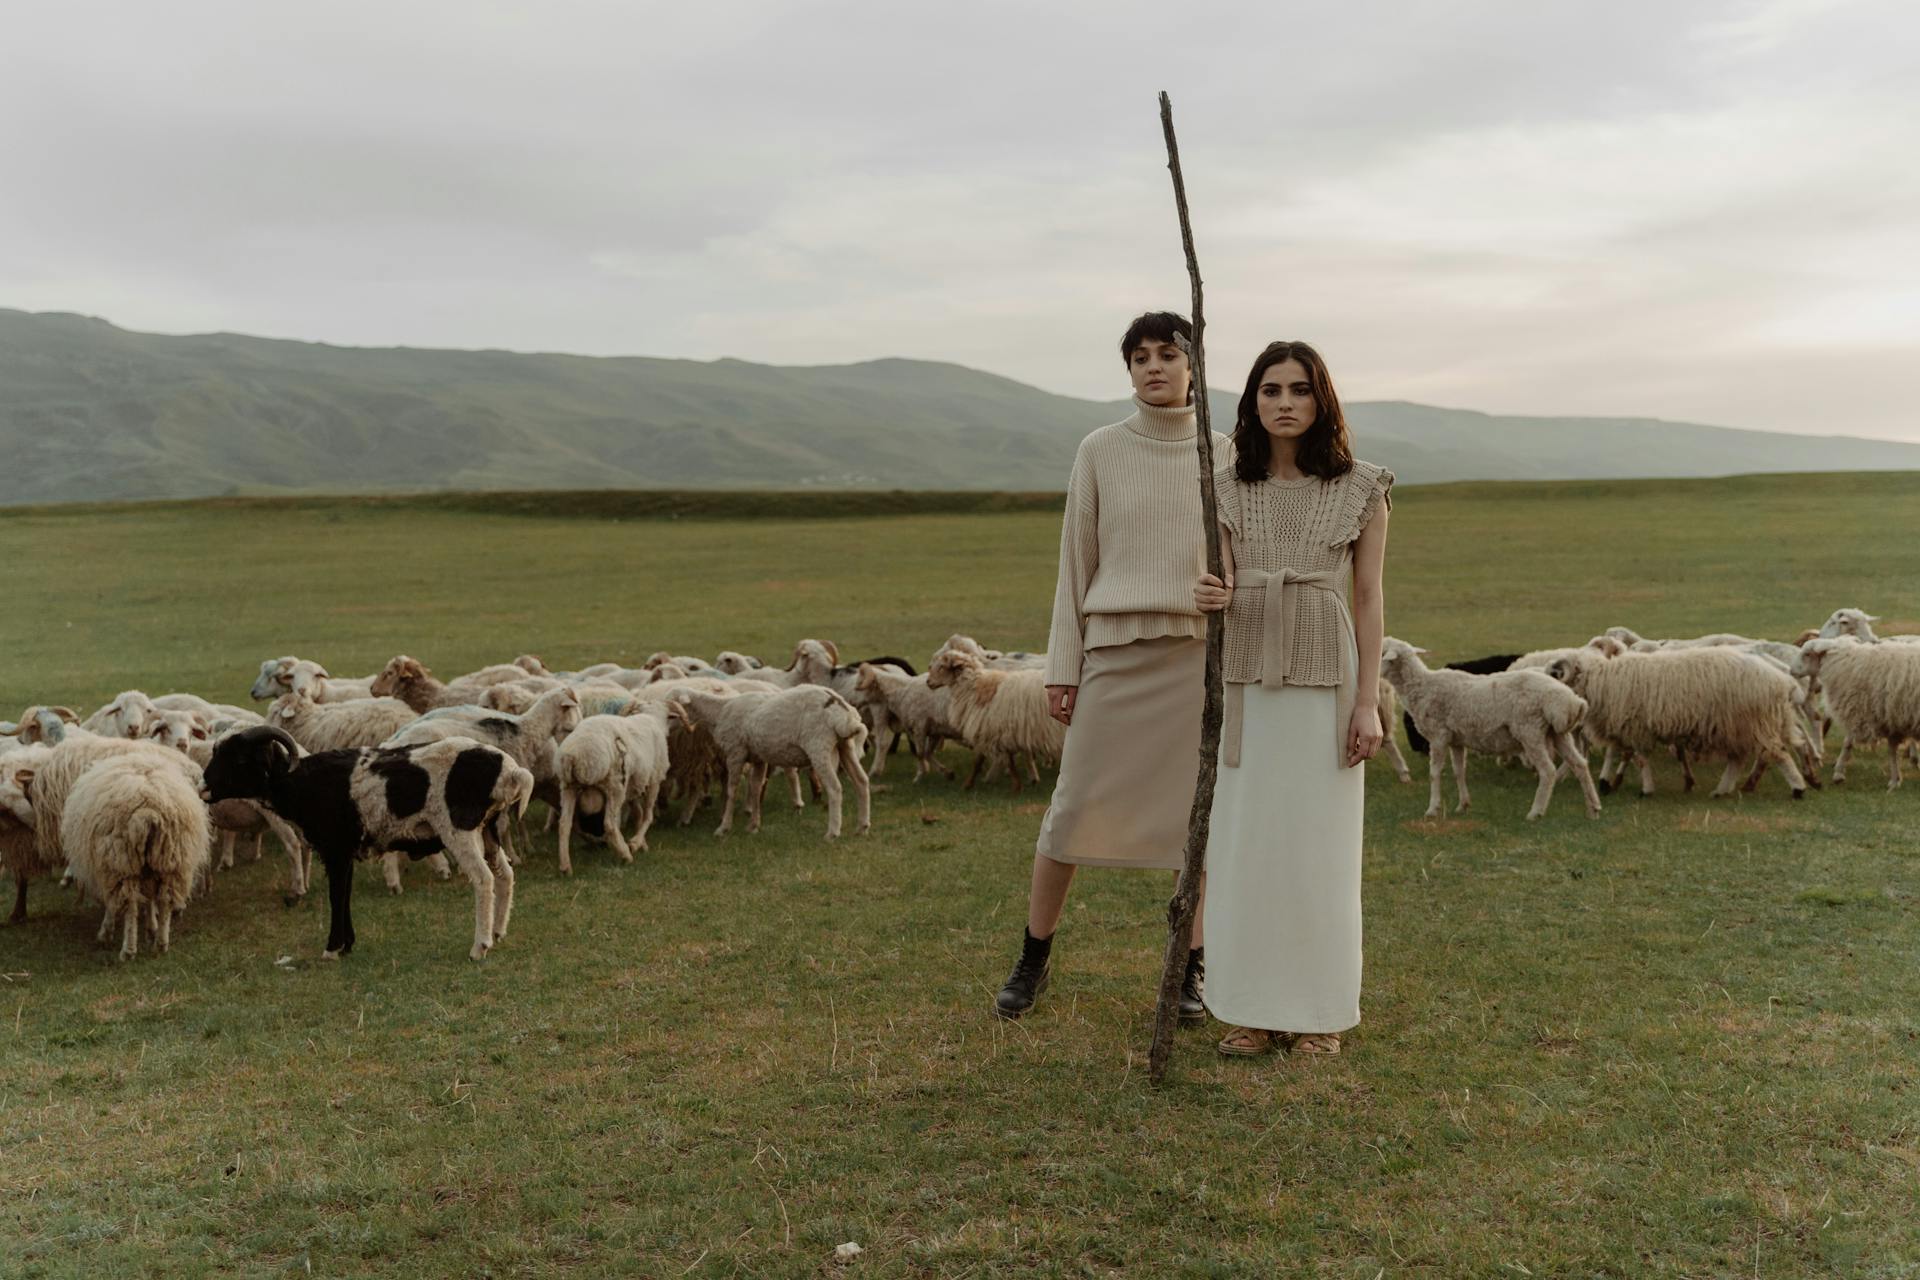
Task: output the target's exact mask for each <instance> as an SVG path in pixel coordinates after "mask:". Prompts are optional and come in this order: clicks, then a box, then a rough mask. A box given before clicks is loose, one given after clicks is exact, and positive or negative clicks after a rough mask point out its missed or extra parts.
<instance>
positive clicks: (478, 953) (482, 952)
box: [467, 942, 491, 960]
mask: <svg viewBox="0 0 1920 1280" xmlns="http://www.w3.org/2000/svg"><path fill="white" fill-rule="evenodd" d="M489 950H491V948H490V947H489V946H488V944H486V943H484V942H476V943H474V944H473V950H471V951H469V952H467V958H468V959H470V960H485V959H486V958H487V952H488V951H489Z"/></svg>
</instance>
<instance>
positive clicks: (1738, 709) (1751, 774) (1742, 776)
mask: <svg viewBox="0 0 1920 1280" xmlns="http://www.w3.org/2000/svg"><path fill="white" fill-rule="evenodd" d="M1878 621H1880V619H1879V618H1877V617H1875V616H1874V615H1872V614H1868V613H1865V612H1863V611H1862V610H1859V609H1854V608H1846V609H1836V610H1834V612H1833V613H1832V614H1831V615H1830V616H1829V617H1828V618H1827V620H1826V621H1825V622H1824V623H1823V624H1821V626H1819V627H1818V628H1810V629H1808V630H1807V631H1805V632H1803V633H1802V634H1801V635H1800V636H1799V638H1798V639H1797V640H1796V641H1794V642H1793V643H1787V642H1785V641H1778V640H1755V639H1753V638H1751V637H1748V636H1739V635H1732V634H1727V633H1722V634H1716V635H1708V636H1699V637H1697V638H1694V639H1688V640H1650V639H1647V638H1645V637H1643V636H1640V635H1638V634H1637V633H1635V632H1634V631H1632V630H1630V629H1628V628H1626V627H1613V628H1610V629H1608V631H1607V632H1606V633H1605V634H1603V635H1598V636H1595V637H1594V638H1593V639H1591V640H1589V641H1588V642H1587V643H1586V644H1584V645H1581V646H1579V647H1576V648H1566V649H1543V650H1538V651H1536V652H1533V653H1527V654H1519V655H1513V654H1503V655H1499V656H1496V657H1490V658H1481V659H1476V660H1474V661H1471V662H1463V663H1457V664H1453V666H1452V667H1451V668H1449V669H1445V670H1438V671H1435V670H1429V669H1428V668H1427V666H1426V664H1424V663H1423V662H1422V661H1421V657H1422V655H1423V654H1424V653H1425V650H1422V649H1417V648H1415V647H1414V646H1412V645H1409V644H1407V643H1405V642H1404V641H1401V640H1396V639H1394V638H1392V637H1388V639H1387V641H1386V643H1385V645H1384V646H1383V649H1382V653H1381V678H1382V682H1383V684H1385V685H1389V686H1391V692H1392V693H1395V694H1397V695H1398V697H1399V699H1400V701H1401V702H1403V703H1404V704H1405V706H1406V711H1407V716H1408V719H1407V736H1408V739H1409V740H1410V741H1411V742H1412V743H1413V744H1414V745H1415V747H1416V748H1421V749H1426V750H1429V751H1430V752H1431V765H1430V769H1429V773H1430V777H1431V784H1432V789H1431V793H1430V798H1429V803H1428V808H1427V816H1428V817H1437V816H1439V814H1440V813H1441V811H1442V807H1443V806H1442V802H1441V794H1440V792H1441V785H1440V784H1441V774H1442V771H1443V769H1444V768H1445V767H1446V765H1447V764H1448V763H1451V765H1452V767H1453V772H1454V782H1455V786H1456V787H1457V789H1458V792H1459V808H1460V809H1462V810H1464V809H1466V808H1467V807H1468V805H1469V803H1470V801H1469V796H1468V792H1467V780H1466V767H1467V756H1468V755H1469V753H1473V752H1479V753H1482V754H1487V755H1494V756H1509V757H1512V756H1517V757H1519V758H1520V759H1522V760H1524V761H1525V762H1526V763H1527V764H1528V765H1530V766H1532V767H1533V769H1534V770H1535V772H1536V773H1537V774H1538V775H1539V779H1540V782H1539V786H1538V788H1537V789H1536V791H1535V793H1534V800H1533V806H1532V808H1531V809H1529V811H1528V813H1527V817H1529V818H1538V817H1540V816H1541V815H1542V814H1544V813H1545V812H1546V809H1547V804H1548V801H1549V800H1550V799H1551V798H1552V795H1553V788H1554V783H1555V782H1556V780H1557V779H1559V778H1561V777H1564V776H1565V775H1566V774H1568V773H1572V774H1573V775H1574V776H1575V777H1576V778H1578V779H1579V782H1580V788H1581V792H1582V794H1583V796H1584V798H1585V800H1586V806H1587V813H1588V815H1589V816H1593V815H1597V814H1598V813H1599V812H1600V795H1601V793H1602V792H1604V791H1606V790H1608V789H1610V788H1611V787H1612V786H1613V785H1614V784H1616V783H1617V782H1618V781H1619V779H1620V776H1621V774H1622V773H1623V772H1624V770H1625V768H1626V765H1627V763H1628V762H1629V761H1631V762H1632V763H1634V764H1636V765H1637V766H1638V767H1639V770H1640V790H1641V793H1642V794H1643V795H1650V794H1652V792H1653V767H1652V763H1651V757H1652V756H1653V755H1654V754H1657V753H1659V752H1661V751H1667V752H1671V753H1672V754H1673V755H1674V756H1675V757H1676V758H1677V759H1678V760H1679V762H1680V768H1681V772H1682V774H1683V776H1684V778H1685V786H1686V788H1687V789H1688V790H1691V789H1692V787H1693V785H1694V777H1693V767H1692V766H1693V763H1694V762H1695V761H1700V760H1719V761H1722V762H1724V764H1725V771H1724V772H1723V773H1722V775H1721V778H1720V782H1719V785H1717V786H1716V787H1715V788H1714V791H1713V794H1714V795H1716V796H1724V795H1728V794H1731V793H1732V792H1733V791H1734V790H1735V788H1736V787H1740V788H1742V789H1744V790H1747V791H1751V790H1753V789H1754V788H1755V787H1756V786H1758V785H1759V782H1760V779H1761V778H1762V777H1763V776H1764V775H1765V773H1766V771H1767V769H1768V768H1770V767H1771V768H1776V769H1778V770H1779V771H1780V774H1781V776H1782V777H1783V778H1785V779H1786V782H1787V785H1788V787H1789V788H1791V790H1792V794H1793V797H1794V799H1796V800H1798V799H1800V798H1801V797H1802V796H1804V795H1805V793H1806V790H1807V788H1808V787H1809V786H1813V787H1818V786H1819V785H1820V778H1819V773H1818V769H1819V766H1820V764H1821V763H1822V762H1823V761H1824V760H1825V758H1826V746H1825V743H1826V738H1827V732H1828V729H1829V727H1831V726H1833V725H1838V726H1839V728H1840V731H1841V745H1840V754H1839V757H1838V759H1837V760H1836V761H1835V763H1834V768H1833V780H1834V781H1835V782H1836V783H1839V782H1845V781H1846V776H1847V766H1848V764H1849V763H1850V762H1851V760H1852V758H1853V751H1854V748H1855V747H1856V746H1858V745H1861V744H1870V743H1873V742H1876V741H1879V740H1882V739H1884V740H1885V741H1886V742H1887V743H1888V745H1889V753H1890V764H1889V774H1890V776H1889V782H1888V785H1889V788H1893V787H1898V786H1899V785H1900V783H1901V780H1902V774H1901V763H1900V756H1901V751H1902V748H1903V747H1904V748H1905V749H1906V750H1907V751H1908V752H1909V753H1910V754H1914V755H1915V756H1916V759H1920V636H1887V637H1885V638H1884V639H1883V638H1882V637H1881V636H1879V635H1877V634H1876V633H1875V632H1874V630H1873V624H1874V623H1875V622H1878ZM1381 705H1382V708H1383V714H1384V712H1385V708H1386V707H1388V706H1389V705H1390V699H1388V698H1387V697H1386V696H1384V691H1383V697H1382V699H1381ZM1389 723H1390V717H1389ZM1593 747H1600V748H1602V749H1604V751H1605V757H1604V759H1603V761H1602V764H1601V768H1600V778H1599V783H1598V785H1597V786H1596V784H1595V781H1594V779H1593V777H1592V775H1591V774H1590V772H1589V768H1588V753H1589V751H1590V749H1591V748H1593ZM1387 752H1388V756H1389V758H1390V759H1391V760H1392V762H1393V764H1394V767H1395V771H1396V772H1397V773H1398V774H1399V777H1400V780H1401V781H1402V782H1406V781H1410V780H1411V775H1410V774H1409V772H1408V770H1407V767H1406V761H1405V759H1404V757H1402V756H1401V755H1400V752H1399V748H1398V746H1397V745H1395V744H1394V742H1393V737H1392V734H1391V732H1389V733H1388V737H1387Z"/></svg>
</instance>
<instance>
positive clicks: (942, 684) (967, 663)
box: [927, 652, 981, 689]
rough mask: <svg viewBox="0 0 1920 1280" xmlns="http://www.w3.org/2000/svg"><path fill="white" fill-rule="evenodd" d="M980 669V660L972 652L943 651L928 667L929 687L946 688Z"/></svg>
mask: <svg viewBox="0 0 1920 1280" xmlns="http://www.w3.org/2000/svg"><path fill="white" fill-rule="evenodd" d="M980 669H981V668H980V660H979V659H978V658H976V657H974V656H973V655H972V654H970V653H960V652H948V653H943V654H941V655H940V656H939V657H937V658H935V659H934V660H933V665H932V666H930V667H928V668H927V688H929V689H944V688H946V687H947V686H948V685H951V684H954V683H957V682H958V681H959V680H961V679H963V678H964V676H965V675H966V674H967V673H969V672H975V671H979V670H980Z"/></svg>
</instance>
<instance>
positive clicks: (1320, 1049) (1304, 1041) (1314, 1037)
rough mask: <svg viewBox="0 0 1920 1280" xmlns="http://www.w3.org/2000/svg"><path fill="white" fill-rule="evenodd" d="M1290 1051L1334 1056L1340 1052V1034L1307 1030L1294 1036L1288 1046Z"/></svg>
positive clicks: (1309, 1054) (1319, 1056)
mask: <svg viewBox="0 0 1920 1280" xmlns="http://www.w3.org/2000/svg"><path fill="white" fill-rule="evenodd" d="M1288 1052H1289V1053H1304V1054H1307V1055H1308V1056H1310V1057H1317V1058H1332V1057H1335V1056H1337V1055H1338V1054H1339V1052H1340V1036H1339V1034H1338V1033H1337V1032H1333V1031H1306V1032H1302V1033H1301V1034H1299V1035H1296V1036H1294V1037H1293V1043H1292V1044H1291V1045H1289V1046H1288Z"/></svg>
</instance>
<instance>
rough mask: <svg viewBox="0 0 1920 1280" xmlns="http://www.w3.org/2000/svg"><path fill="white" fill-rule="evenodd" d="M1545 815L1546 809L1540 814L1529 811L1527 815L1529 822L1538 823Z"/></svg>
mask: <svg viewBox="0 0 1920 1280" xmlns="http://www.w3.org/2000/svg"><path fill="white" fill-rule="evenodd" d="M1545 814H1546V810H1545V809H1542V810H1541V811H1540V812H1539V813H1534V812H1532V811H1531V810H1529V811H1528V813H1527V821H1528V822H1538V821H1539V820H1540V819H1541V817H1543V816H1544V815H1545Z"/></svg>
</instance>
